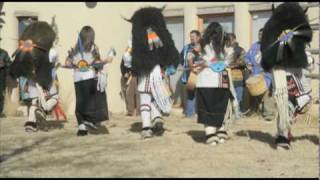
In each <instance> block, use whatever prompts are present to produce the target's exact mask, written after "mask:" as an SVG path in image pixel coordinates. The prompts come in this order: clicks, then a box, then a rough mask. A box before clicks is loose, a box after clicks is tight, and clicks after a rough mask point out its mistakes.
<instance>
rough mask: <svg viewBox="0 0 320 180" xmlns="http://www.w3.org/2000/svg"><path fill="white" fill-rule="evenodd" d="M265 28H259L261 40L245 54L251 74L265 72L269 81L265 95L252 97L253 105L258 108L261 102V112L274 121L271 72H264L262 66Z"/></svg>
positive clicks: (267, 81)
mask: <svg viewBox="0 0 320 180" xmlns="http://www.w3.org/2000/svg"><path fill="white" fill-rule="evenodd" d="M262 33H263V29H260V30H259V40H258V41H257V42H255V43H254V44H253V45H252V46H251V48H250V49H249V51H248V53H247V54H246V55H245V60H246V63H247V64H248V67H249V69H250V75H256V74H259V73H263V74H264V79H265V81H266V83H267V87H268V91H266V92H265V93H264V94H263V95H260V96H257V97H250V98H251V100H252V101H251V103H252V104H251V107H253V108H254V109H258V107H259V104H261V114H262V117H263V118H264V119H265V120H266V121H272V120H273V119H274V118H275V117H274V116H275V112H274V108H275V102H274V100H273V99H272V96H271V93H270V92H271V78H272V77H271V73H269V72H264V70H263V68H262V67H261V64H260V63H261V62H260V61H261V51H260V46H261V45H260V41H261V37H262Z"/></svg>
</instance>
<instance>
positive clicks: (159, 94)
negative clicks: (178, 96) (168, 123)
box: [150, 66, 172, 114]
mask: <svg viewBox="0 0 320 180" xmlns="http://www.w3.org/2000/svg"><path fill="white" fill-rule="evenodd" d="M150 87H151V93H152V96H153V98H154V100H155V102H156V104H157V106H158V107H159V109H160V110H161V111H162V112H163V113H164V114H169V113H170V111H171V107H172V99H171V97H170V92H169V91H168V89H167V87H166V84H165V82H164V80H163V79H162V75H161V69H160V66H156V67H155V69H154V70H153V71H152V72H151V73H150Z"/></svg>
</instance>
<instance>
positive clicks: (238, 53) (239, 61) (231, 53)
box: [226, 33, 246, 112]
mask: <svg viewBox="0 0 320 180" xmlns="http://www.w3.org/2000/svg"><path fill="white" fill-rule="evenodd" d="M226 53H227V57H226V59H227V61H228V66H229V67H230V68H231V76H232V80H233V84H234V88H235V91H236V94H237V100H238V103H239V106H240V111H241V112H244V111H245V108H244V104H243V94H244V89H245V88H244V71H245V69H246V63H245V60H244V54H245V50H244V49H243V48H242V47H240V46H239V43H238V42H237V39H236V35H235V34H234V33H230V34H228V35H227V39H226Z"/></svg>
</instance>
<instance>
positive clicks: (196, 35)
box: [180, 30, 201, 118]
mask: <svg viewBox="0 0 320 180" xmlns="http://www.w3.org/2000/svg"><path fill="white" fill-rule="evenodd" d="M200 40H201V34H200V32H199V31H198V30H192V31H191V32H190V44H187V45H185V46H184V47H183V49H182V52H181V54H180V56H181V59H182V61H181V62H180V63H181V65H183V67H184V73H183V75H182V78H181V81H182V83H183V84H184V89H186V84H187V82H188V77H189V75H190V67H192V66H193V63H194V62H195V61H197V60H198V58H199V56H197V57H195V58H193V59H192V60H191V61H189V60H188V58H187V54H188V53H189V52H192V51H196V50H197V49H198V47H200ZM190 63H192V64H190ZM186 91H187V101H186V103H185V106H184V113H185V115H186V117H189V118H190V117H192V116H193V115H194V113H195V92H194V90H186Z"/></svg>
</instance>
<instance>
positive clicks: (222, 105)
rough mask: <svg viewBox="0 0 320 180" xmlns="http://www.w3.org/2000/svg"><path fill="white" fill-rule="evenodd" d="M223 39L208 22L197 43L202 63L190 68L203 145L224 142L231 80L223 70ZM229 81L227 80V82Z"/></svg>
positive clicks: (216, 24)
mask: <svg viewBox="0 0 320 180" xmlns="http://www.w3.org/2000/svg"><path fill="white" fill-rule="evenodd" d="M224 44H225V35H224V31H223V28H222V26H221V25H220V24H219V23H217V22H212V23H211V24H210V25H209V26H208V27H207V29H206V30H205V32H204V35H203V42H202V43H201V47H202V52H201V59H202V61H201V62H200V63H198V64H195V65H194V66H193V69H192V71H193V72H195V73H196V74H198V77H197V82H196V101H197V114H198V123H200V124H203V125H204V127H205V134H206V143H207V144H210V145H217V144H218V143H223V142H224V141H225V140H226V139H228V134H227V132H226V130H225V126H224V119H225V117H226V115H227V113H226V112H227V108H228V107H229V103H230V100H231V98H233V99H235V98H234V97H235V96H232V94H235V93H234V91H233V93H232V92H231V89H232V88H233V87H232V83H231V81H232V78H231V75H230V70H229V71H228V70H226V62H225V52H224ZM230 79H231V80H230Z"/></svg>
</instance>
